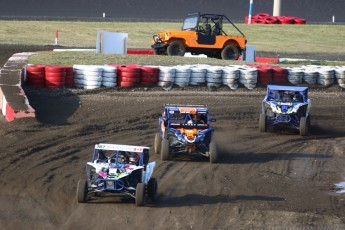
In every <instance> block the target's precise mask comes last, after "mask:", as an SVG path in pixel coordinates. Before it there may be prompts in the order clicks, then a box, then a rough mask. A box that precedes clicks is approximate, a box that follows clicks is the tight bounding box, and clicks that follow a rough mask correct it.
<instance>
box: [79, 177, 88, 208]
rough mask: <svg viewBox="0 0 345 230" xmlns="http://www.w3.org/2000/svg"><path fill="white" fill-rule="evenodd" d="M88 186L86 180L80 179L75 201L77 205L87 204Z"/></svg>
mask: <svg viewBox="0 0 345 230" xmlns="http://www.w3.org/2000/svg"><path fill="white" fill-rule="evenodd" d="M87 193H88V184H87V181H86V180H83V179H80V180H79V181H78V186H77V200H78V203H86V202H87Z"/></svg>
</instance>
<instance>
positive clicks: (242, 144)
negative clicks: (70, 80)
mask: <svg viewBox="0 0 345 230" xmlns="http://www.w3.org/2000/svg"><path fill="white" fill-rule="evenodd" d="M25 90H26V93H27V96H28V98H29V100H30V102H31V105H32V106H33V107H34V109H35V110H36V113H37V119H31V118H29V119H18V120H15V121H14V122H12V123H7V122H6V121H5V119H4V118H3V117H0V140H1V145H0V173H1V174H0V175H1V177H0V186H1V189H0V204H1V205H0V229H77V228H78V229H101V228H115V229H258V228H261V229H282V228H285V229H286V228H288V227H289V229H344V228H345V215H344V213H345V200H344V198H345V195H342V194H338V193H336V191H335V190H334V184H335V183H338V182H342V181H344V180H345V179H344V177H345V170H344V165H345V156H344V152H345V151H344V150H345V147H344V146H345V129H344V127H345V119H344V117H345V111H344V107H345V94H344V92H343V91H341V90H340V88H339V87H338V86H333V87H330V88H327V89H324V88H319V87H313V88H312V89H311V90H310V94H309V97H310V98H311V99H312V105H313V106H312V110H311V114H312V130H311V135H310V136H308V137H300V136H299V135H297V134H295V133H260V132H259V128H258V118H259V113H260V111H261V110H260V106H261V104H260V103H261V101H262V99H263V97H264V95H265V89H264V88H256V89H254V90H246V89H244V88H239V89H237V90H235V91H231V90H230V89H226V88H221V89H220V90H218V91H208V90H207V89H206V88H202V87H201V88H187V89H185V90H182V89H179V88H174V89H173V90H172V91H169V92H168V91H164V90H162V89H160V88H149V89H133V90H132V89H131V90H121V89H107V90H105V89H99V90H90V91H83V90H72V91H66V90H54V91H49V90H45V89H41V90H36V89H32V88H25ZM165 103H195V104H207V105H208V107H209V110H210V113H211V115H212V116H213V117H214V118H216V119H217V121H216V122H215V123H213V125H214V127H215V134H216V141H217V143H218V146H219V148H220V154H221V157H220V163H218V164H214V165H211V164H210V163H209V161H208V159H204V158H201V157H193V158H192V157H179V158H175V159H174V160H172V161H168V162H163V161H161V160H160V156H159V155H151V158H150V159H151V161H156V162H157V166H156V168H155V171H154V177H156V178H157V180H158V187H159V188H158V201H157V202H156V203H154V204H150V205H147V206H146V207H136V206H135V204H134V200H133V199H130V198H128V199H127V198H126V199H124V198H116V197H115V198H113V197H112V198H109V197H106V198H103V199H94V198H93V199H91V200H90V202H89V203H87V204H78V203H77V199H76V186H77V182H78V180H79V178H85V176H86V174H85V165H86V162H87V161H89V160H90V159H91V156H92V151H93V147H94V145H95V144H96V143H118V144H135V145H145V146H151V145H152V142H153V137H154V134H155V132H157V125H158V120H157V118H156V115H157V114H158V113H161V112H162V111H163V105H164V104H165Z"/></svg>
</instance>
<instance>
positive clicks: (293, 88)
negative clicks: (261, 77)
mask: <svg viewBox="0 0 345 230" xmlns="http://www.w3.org/2000/svg"><path fill="white" fill-rule="evenodd" d="M267 89H269V90H286V91H298V92H304V91H307V90H308V87H302V86H282V85H267Z"/></svg>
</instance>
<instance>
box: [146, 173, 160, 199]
mask: <svg viewBox="0 0 345 230" xmlns="http://www.w3.org/2000/svg"><path fill="white" fill-rule="evenodd" d="M157 190H158V184H157V180H156V178H151V179H150V180H149V182H148V183H147V195H148V197H149V198H150V199H151V201H152V202H154V201H156V200H157Z"/></svg>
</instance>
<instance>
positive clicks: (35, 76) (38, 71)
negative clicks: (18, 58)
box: [25, 64, 45, 88]
mask: <svg viewBox="0 0 345 230" xmlns="http://www.w3.org/2000/svg"><path fill="white" fill-rule="evenodd" d="M25 80H26V83H27V84H28V85H30V86H33V87H38V88H44V86H45V65H31V64H30V65H27V66H26V79H25Z"/></svg>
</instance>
